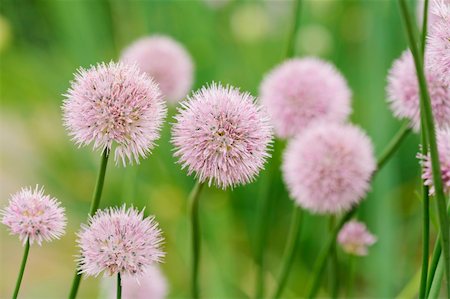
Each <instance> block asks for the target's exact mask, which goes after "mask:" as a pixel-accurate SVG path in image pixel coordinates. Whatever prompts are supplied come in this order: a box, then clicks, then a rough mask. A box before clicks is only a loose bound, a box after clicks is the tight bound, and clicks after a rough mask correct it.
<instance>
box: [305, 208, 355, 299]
mask: <svg viewBox="0 0 450 299" xmlns="http://www.w3.org/2000/svg"><path fill="white" fill-rule="evenodd" d="M356 210H357V207H354V208H353V209H351V210H350V211H348V212H347V213H346V214H345V215H344V216H343V217H342V218H341V221H339V223H338V225H336V226H335V227H334V229H333V231H332V233H331V237H330V239H328V241H327V244H326V246H325V248H324V249H323V250H322V252H321V253H320V254H319V257H318V258H317V260H316V263H315V264H314V269H313V279H312V281H311V282H310V284H309V287H308V292H307V294H308V295H307V298H313V297H315V295H316V294H317V291H318V290H319V287H320V283H321V281H322V280H321V277H322V276H323V272H324V270H325V264H326V261H327V258H328V256H329V254H330V252H331V249H332V247H333V244H334V243H335V241H336V237H337V234H338V233H339V230H340V229H341V228H342V226H343V225H344V224H345V223H346V222H347V221H348V220H349V219H350V218H352V217H353V215H354V214H355V213H356Z"/></svg>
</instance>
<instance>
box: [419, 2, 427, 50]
mask: <svg viewBox="0 0 450 299" xmlns="http://www.w3.org/2000/svg"><path fill="white" fill-rule="evenodd" d="M427 30H428V0H425V1H424V2H423V17H422V36H421V43H420V45H421V50H422V51H421V52H422V57H424V55H425V45H426V44H427V42H426V41H427Z"/></svg>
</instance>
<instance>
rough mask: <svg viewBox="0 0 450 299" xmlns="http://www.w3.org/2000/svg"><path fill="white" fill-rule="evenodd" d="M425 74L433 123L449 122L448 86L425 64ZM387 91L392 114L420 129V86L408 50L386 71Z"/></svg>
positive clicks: (449, 91) (444, 123)
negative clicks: (405, 119)
mask: <svg viewBox="0 0 450 299" xmlns="http://www.w3.org/2000/svg"><path fill="white" fill-rule="evenodd" d="M428 55H429V52H427V53H426V58H428V57H429V56H428ZM426 61H428V59H426ZM427 65H428V64H427ZM425 75H426V78H427V85H428V91H429V93H430V99H431V107H432V111H433V115H434V119H435V123H436V126H437V127H445V126H447V125H449V124H450V88H449V86H448V84H446V83H445V82H443V81H442V80H441V76H440V75H438V74H436V73H435V72H433V71H431V70H430V68H428V67H426V69H425ZM387 94H388V102H389V103H390V106H391V109H392V111H393V113H394V115H395V116H396V117H398V118H407V119H409V120H410V121H411V126H412V127H413V129H414V130H415V131H416V132H417V131H419V129H420V90H419V85H418V82H417V76H416V69H415V66H414V61H413V57H412V55H411V52H410V51H409V50H406V51H405V52H403V54H402V55H401V57H400V58H399V59H397V60H396V61H395V62H394V64H393V65H392V68H391V69H390V71H389V75H388V85H387Z"/></svg>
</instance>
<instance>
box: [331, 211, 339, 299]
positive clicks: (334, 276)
mask: <svg viewBox="0 0 450 299" xmlns="http://www.w3.org/2000/svg"><path fill="white" fill-rule="evenodd" d="M335 222H336V218H335V216H331V217H330V230H331V232H333V227H334V226H335ZM336 249H337V248H336V239H335V240H334V242H333V245H332V246H331V253H330V257H331V258H330V266H331V267H330V274H331V277H330V279H331V283H330V287H331V296H330V297H331V298H337V297H338V294H339V264H338V256H337V250H336Z"/></svg>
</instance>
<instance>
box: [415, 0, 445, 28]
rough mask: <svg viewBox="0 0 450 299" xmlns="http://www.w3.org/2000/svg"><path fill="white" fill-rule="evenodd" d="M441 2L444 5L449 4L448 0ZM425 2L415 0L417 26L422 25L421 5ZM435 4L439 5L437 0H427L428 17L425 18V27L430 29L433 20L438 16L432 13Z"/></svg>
mask: <svg viewBox="0 0 450 299" xmlns="http://www.w3.org/2000/svg"><path fill="white" fill-rule="evenodd" d="M442 3H444V4H445V5H450V0H442ZM424 4H425V0H419V1H417V23H418V25H419V27H420V28H421V27H422V23H423V7H424ZM436 5H439V0H438V1H436V0H429V1H428V19H427V27H428V29H431V28H432V27H433V26H434V24H435V22H436V21H437V20H438V16H437V15H436V14H435V13H434V11H435V9H436Z"/></svg>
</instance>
